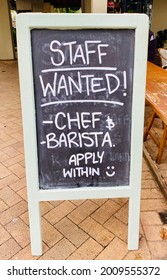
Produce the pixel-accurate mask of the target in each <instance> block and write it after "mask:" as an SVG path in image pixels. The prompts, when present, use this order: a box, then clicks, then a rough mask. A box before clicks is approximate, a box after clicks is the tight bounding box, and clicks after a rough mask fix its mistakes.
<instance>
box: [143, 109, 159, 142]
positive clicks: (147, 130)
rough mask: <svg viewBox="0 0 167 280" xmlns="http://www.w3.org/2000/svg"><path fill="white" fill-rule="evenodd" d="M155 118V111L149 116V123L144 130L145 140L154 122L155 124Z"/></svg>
mask: <svg viewBox="0 0 167 280" xmlns="http://www.w3.org/2000/svg"><path fill="white" fill-rule="evenodd" d="M155 118H156V113H155V112H153V113H152V115H151V117H150V118H149V121H148V124H147V126H146V129H145V131H144V141H146V140H147V136H148V134H149V131H150V129H151V127H152V124H153V121H154V119H155Z"/></svg>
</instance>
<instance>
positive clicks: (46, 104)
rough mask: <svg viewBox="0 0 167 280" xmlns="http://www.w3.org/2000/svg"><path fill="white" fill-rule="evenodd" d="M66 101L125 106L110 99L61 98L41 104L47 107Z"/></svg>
mask: <svg viewBox="0 0 167 280" xmlns="http://www.w3.org/2000/svg"><path fill="white" fill-rule="evenodd" d="M65 103H104V104H114V105H119V106H123V105H124V103H123V102H118V101H108V100H82V99H81V100H61V101H53V102H47V103H44V104H41V107H46V106H50V105H54V104H65Z"/></svg>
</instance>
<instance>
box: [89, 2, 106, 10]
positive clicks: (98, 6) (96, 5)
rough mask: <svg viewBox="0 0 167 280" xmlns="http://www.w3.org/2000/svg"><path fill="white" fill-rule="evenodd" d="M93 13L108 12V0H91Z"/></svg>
mask: <svg viewBox="0 0 167 280" xmlns="http://www.w3.org/2000/svg"><path fill="white" fill-rule="evenodd" d="M91 13H107V0H91Z"/></svg>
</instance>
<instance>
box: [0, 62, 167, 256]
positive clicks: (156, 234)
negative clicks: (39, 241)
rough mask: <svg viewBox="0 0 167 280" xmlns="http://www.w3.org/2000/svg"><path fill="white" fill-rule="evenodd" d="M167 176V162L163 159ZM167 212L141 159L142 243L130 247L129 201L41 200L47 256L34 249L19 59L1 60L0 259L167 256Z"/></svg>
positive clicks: (166, 205)
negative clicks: (37, 254) (136, 247)
mask: <svg viewBox="0 0 167 280" xmlns="http://www.w3.org/2000/svg"><path fill="white" fill-rule="evenodd" d="M164 157H165V155H164ZM162 165H163V168H164V169H163V173H164V174H165V176H166V177H167V175H166V174H167V167H166V162H165V161H163V162H162ZM166 210H167V204H166V201H165V199H164V197H163V195H162V194H161V192H160V190H159V188H158V186H157V184H156V182H155V180H154V178H153V176H152V174H151V172H150V170H149V168H148V166H147V164H146V162H145V161H144V160H143V176H142V195H141V224H140V243H139V250H138V251H128V250H127V219H128V199H120V198H118V199H99V200H80V201H79V200H77V201H56V202H55V201H53V202H42V203H41V215H42V233H43V255H42V256H41V257H33V256H32V255H31V251H30V237H29V222H28V212H27V211H28V208H27V193H26V180H25V164H24V149H23V132H22V122H21V109H20V96H19V85H18V71H17V61H14V62H12V61H9V62H2V61H1V62H0V259H1V260H5V259H7V260H9V259H14V260H22V259H24V260H25V259H43V260H49V259H59V260H60V259H63V260H64V259H70V260H76V259H80V260H84V259H90V260H91V259H98V260H102V259H103V260H104V259H105V260H107V259H118V260H121V259H145V260H150V259H162V260H163V259H167V225H165V224H163V223H162V221H161V219H160V217H159V213H160V212H165V211H166Z"/></svg>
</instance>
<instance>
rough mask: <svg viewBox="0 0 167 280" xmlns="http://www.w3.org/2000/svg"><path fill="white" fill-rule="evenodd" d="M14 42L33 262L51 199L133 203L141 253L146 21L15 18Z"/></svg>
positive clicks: (131, 233)
mask: <svg viewBox="0 0 167 280" xmlns="http://www.w3.org/2000/svg"><path fill="white" fill-rule="evenodd" d="M17 45H18V61H19V78H20V91H21V105H22V114H23V129H24V147H25V164H26V180H27V190H28V206H29V207H28V209H29V221H30V229H31V230H30V233H31V248H32V255H41V254H42V236H41V220H40V216H41V214H40V202H41V201H50V200H52V201H53V200H71V199H72V200H74V199H97V198H116V197H119V198H120V197H126V198H129V219H128V249H129V250H136V249H138V241H139V214H140V191H141V173H142V144H143V127H144V103H145V82H146V62H147V45H148V17H147V16H146V15H144V14H129V15H128V14H119V15H118V14H117V15H111V14H80V15H79V14H75V15H74V14H36V13H31V14H20V15H18V17H17Z"/></svg>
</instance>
